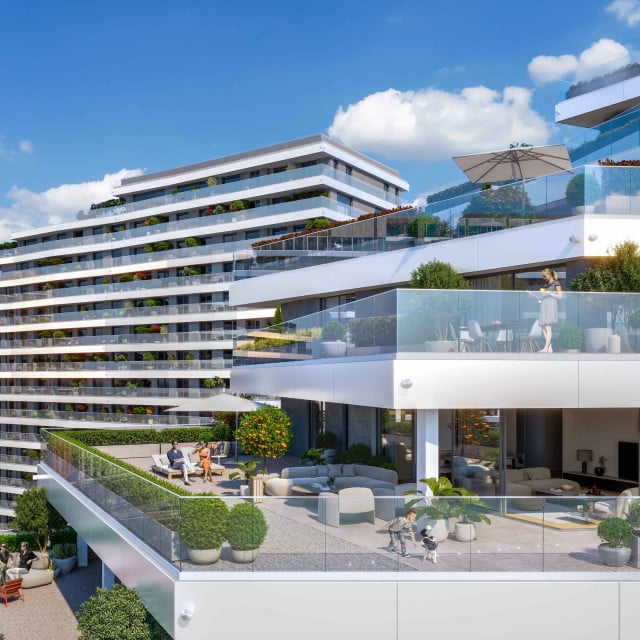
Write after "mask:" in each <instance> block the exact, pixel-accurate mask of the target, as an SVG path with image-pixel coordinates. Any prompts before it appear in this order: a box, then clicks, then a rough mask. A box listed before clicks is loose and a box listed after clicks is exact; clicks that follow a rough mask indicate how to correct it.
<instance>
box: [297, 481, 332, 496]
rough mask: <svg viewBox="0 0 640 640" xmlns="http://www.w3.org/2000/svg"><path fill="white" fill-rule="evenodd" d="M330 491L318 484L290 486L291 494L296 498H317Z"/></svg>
mask: <svg viewBox="0 0 640 640" xmlns="http://www.w3.org/2000/svg"><path fill="white" fill-rule="evenodd" d="M327 491H331V489H330V488H329V487H327V486H325V485H322V484H320V483H319V482H311V483H310V484H294V485H292V486H291V494H292V495H298V496H317V495H320V494H321V493H326V492H327Z"/></svg>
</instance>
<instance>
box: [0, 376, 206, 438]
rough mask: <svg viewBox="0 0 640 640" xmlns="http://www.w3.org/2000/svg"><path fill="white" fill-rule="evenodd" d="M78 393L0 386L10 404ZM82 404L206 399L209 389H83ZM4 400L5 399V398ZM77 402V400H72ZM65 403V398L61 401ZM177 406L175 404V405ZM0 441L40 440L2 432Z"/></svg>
mask: <svg viewBox="0 0 640 640" xmlns="http://www.w3.org/2000/svg"><path fill="white" fill-rule="evenodd" d="M79 394H80V391H79V389H78V388H77V387H70V386H60V385H59V384H57V382H56V383H54V385H51V386H48V387H31V386H21V385H11V386H6V385H2V386H0V396H9V401H10V402H33V401H34V400H33V398H30V397H23V398H16V397H15V396H34V395H35V396H38V395H39V396H42V395H46V396H69V395H74V396H78V395H79ZM82 395H83V397H84V400H83V401H84V402H93V398H110V397H112V396H118V397H122V396H125V397H132V398H136V397H137V398H147V399H148V398H151V397H153V398H208V397H209V396H210V395H211V389H156V388H147V387H141V388H137V387H134V388H130V387H127V386H121V387H115V386H114V387H104V388H102V387H84V388H83V389H82ZM5 399H6V398H5ZM74 400H76V401H77V400H78V398H74ZM63 401H64V402H67V400H66V398H65V399H64V400H63ZM176 404H177V403H176ZM0 440H30V441H38V440H40V438H39V437H38V436H37V435H36V434H35V433H15V432H4V433H1V434H0Z"/></svg>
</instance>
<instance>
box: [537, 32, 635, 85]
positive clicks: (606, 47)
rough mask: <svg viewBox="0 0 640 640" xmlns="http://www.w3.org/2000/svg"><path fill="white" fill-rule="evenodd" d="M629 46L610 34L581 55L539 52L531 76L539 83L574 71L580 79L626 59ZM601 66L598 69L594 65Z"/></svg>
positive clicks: (547, 81)
mask: <svg viewBox="0 0 640 640" xmlns="http://www.w3.org/2000/svg"><path fill="white" fill-rule="evenodd" d="M628 55H629V50H628V49H627V48H626V47H625V46H624V45H622V44H620V43H619V42H616V41H615V40H611V39H610V38H602V39H601V40H598V41H597V42H594V43H593V44H592V45H591V46H590V47H589V48H588V49H585V50H584V51H583V52H582V53H581V54H580V55H579V56H577V57H576V56H574V55H570V54H564V55H561V56H536V57H535V58H533V60H531V62H530V63H529V65H528V67H527V68H528V70H529V75H530V76H531V79H532V80H533V81H534V82H535V83H536V84H538V85H541V84H546V83H549V82H557V81H558V80H561V79H562V78H567V77H569V76H571V75H575V77H576V78H577V79H580V78H585V77H593V75H594V73H595V74H596V75H599V74H600V73H606V72H607V71H612V70H613V69H615V68H617V67H620V66H621V65H624V64H625V63H626V61H627V60H626V58H627V57H628ZM594 67H599V69H597V70H596V69H594Z"/></svg>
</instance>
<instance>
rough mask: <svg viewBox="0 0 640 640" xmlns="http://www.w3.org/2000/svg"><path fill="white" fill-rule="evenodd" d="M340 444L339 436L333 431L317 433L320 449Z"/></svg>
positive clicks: (331, 447)
mask: <svg viewBox="0 0 640 640" xmlns="http://www.w3.org/2000/svg"><path fill="white" fill-rule="evenodd" d="M337 444H338V436H336V434H335V433H333V431H322V432H321V433H318V434H316V447H318V448H319V449H335V448H336V445H337Z"/></svg>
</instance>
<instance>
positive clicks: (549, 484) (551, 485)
mask: <svg viewBox="0 0 640 640" xmlns="http://www.w3.org/2000/svg"><path fill="white" fill-rule="evenodd" d="M505 482H506V487H505V495H507V496H516V498H515V499H512V500H511V504H512V505H513V506H514V507H515V508H516V509H521V510H523V511H541V510H542V509H543V508H544V503H545V498H542V497H541V498H539V499H535V498H528V499H527V500H518V499H517V497H526V496H535V495H536V492H537V491H548V490H549V489H556V488H560V487H561V486H562V485H571V487H572V488H573V489H579V488H580V484H579V483H578V482H575V481H573V480H566V479H564V478H552V477H551V470H550V469H548V468H547V467H524V468H523V469H505Z"/></svg>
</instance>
